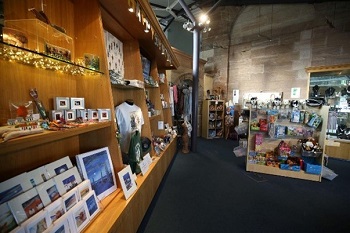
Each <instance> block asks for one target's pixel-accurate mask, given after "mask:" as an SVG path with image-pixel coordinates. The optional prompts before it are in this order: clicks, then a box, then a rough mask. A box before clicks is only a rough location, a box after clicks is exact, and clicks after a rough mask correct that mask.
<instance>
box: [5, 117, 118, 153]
mask: <svg viewBox="0 0 350 233" xmlns="http://www.w3.org/2000/svg"><path fill="white" fill-rule="evenodd" d="M110 126H111V122H101V123H96V124H91V125H87V126H82V127H78V128H72V129H66V130H62V131H49V130H45V131H44V132H43V133H40V134H34V135H29V136H25V137H20V138H15V139H11V140H9V141H6V142H0V155H2V154H7V153H12V152H15V151H19V150H24V149H26V148H29V147H33V146H38V145H41V144H45V143H48V142H53V141H57V140H61V139H65V138H69V137H73V136H76V135H80V134H84V133H87V132H91V131H95V130H99V129H103V128H107V127H110Z"/></svg>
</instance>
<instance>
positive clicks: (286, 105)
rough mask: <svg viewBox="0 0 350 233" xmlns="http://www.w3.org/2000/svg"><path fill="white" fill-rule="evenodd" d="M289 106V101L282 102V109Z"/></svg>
mask: <svg viewBox="0 0 350 233" xmlns="http://www.w3.org/2000/svg"><path fill="white" fill-rule="evenodd" d="M289 105H290V101H289V100H283V103H282V107H283V108H284V109H287V108H289Z"/></svg>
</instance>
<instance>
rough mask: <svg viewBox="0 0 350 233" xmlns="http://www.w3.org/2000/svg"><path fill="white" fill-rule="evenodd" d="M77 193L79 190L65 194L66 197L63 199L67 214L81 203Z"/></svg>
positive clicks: (75, 189)
mask: <svg viewBox="0 0 350 233" xmlns="http://www.w3.org/2000/svg"><path fill="white" fill-rule="evenodd" d="M77 192H78V189H77V188H74V189H72V190H70V191H69V192H68V193H66V194H64V196H63V197H62V200H63V206H64V209H65V211H66V212H67V211H68V210H70V209H71V208H72V207H73V206H75V205H76V204H77V203H78V202H79V198H78V194H77Z"/></svg>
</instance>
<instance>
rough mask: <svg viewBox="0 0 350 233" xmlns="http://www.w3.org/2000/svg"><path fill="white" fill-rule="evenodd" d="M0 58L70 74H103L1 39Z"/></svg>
mask: <svg viewBox="0 0 350 233" xmlns="http://www.w3.org/2000/svg"><path fill="white" fill-rule="evenodd" d="M0 58H1V59H3V60H6V61H14V62H17V63H21V64H25V65H31V66H35V67H37V68H41V69H47V70H54V71H61V72H64V73H68V74H72V75H98V74H103V72H100V71H96V70H93V69H89V68H87V67H84V66H81V65H77V64H75V63H73V62H70V61H65V60H60V59H58V58H54V57H50V56H48V55H46V54H43V53H40V52H36V51H32V50H29V49H26V48H22V47H17V46H14V45H10V44H7V43H5V42H2V41H0Z"/></svg>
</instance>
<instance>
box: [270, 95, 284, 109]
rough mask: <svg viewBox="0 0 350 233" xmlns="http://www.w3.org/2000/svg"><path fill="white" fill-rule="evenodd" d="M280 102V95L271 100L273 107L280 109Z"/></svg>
mask: <svg viewBox="0 0 350 233" xmlns="http://www.w3.org/2000/svg"><path fill="white" fill-rule="evenodd" d="M281 104H282V100H281V98H280V97H276V98H275V99H274V100H273V102H272V107H273V109H280V108H281Z"/></svg>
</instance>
